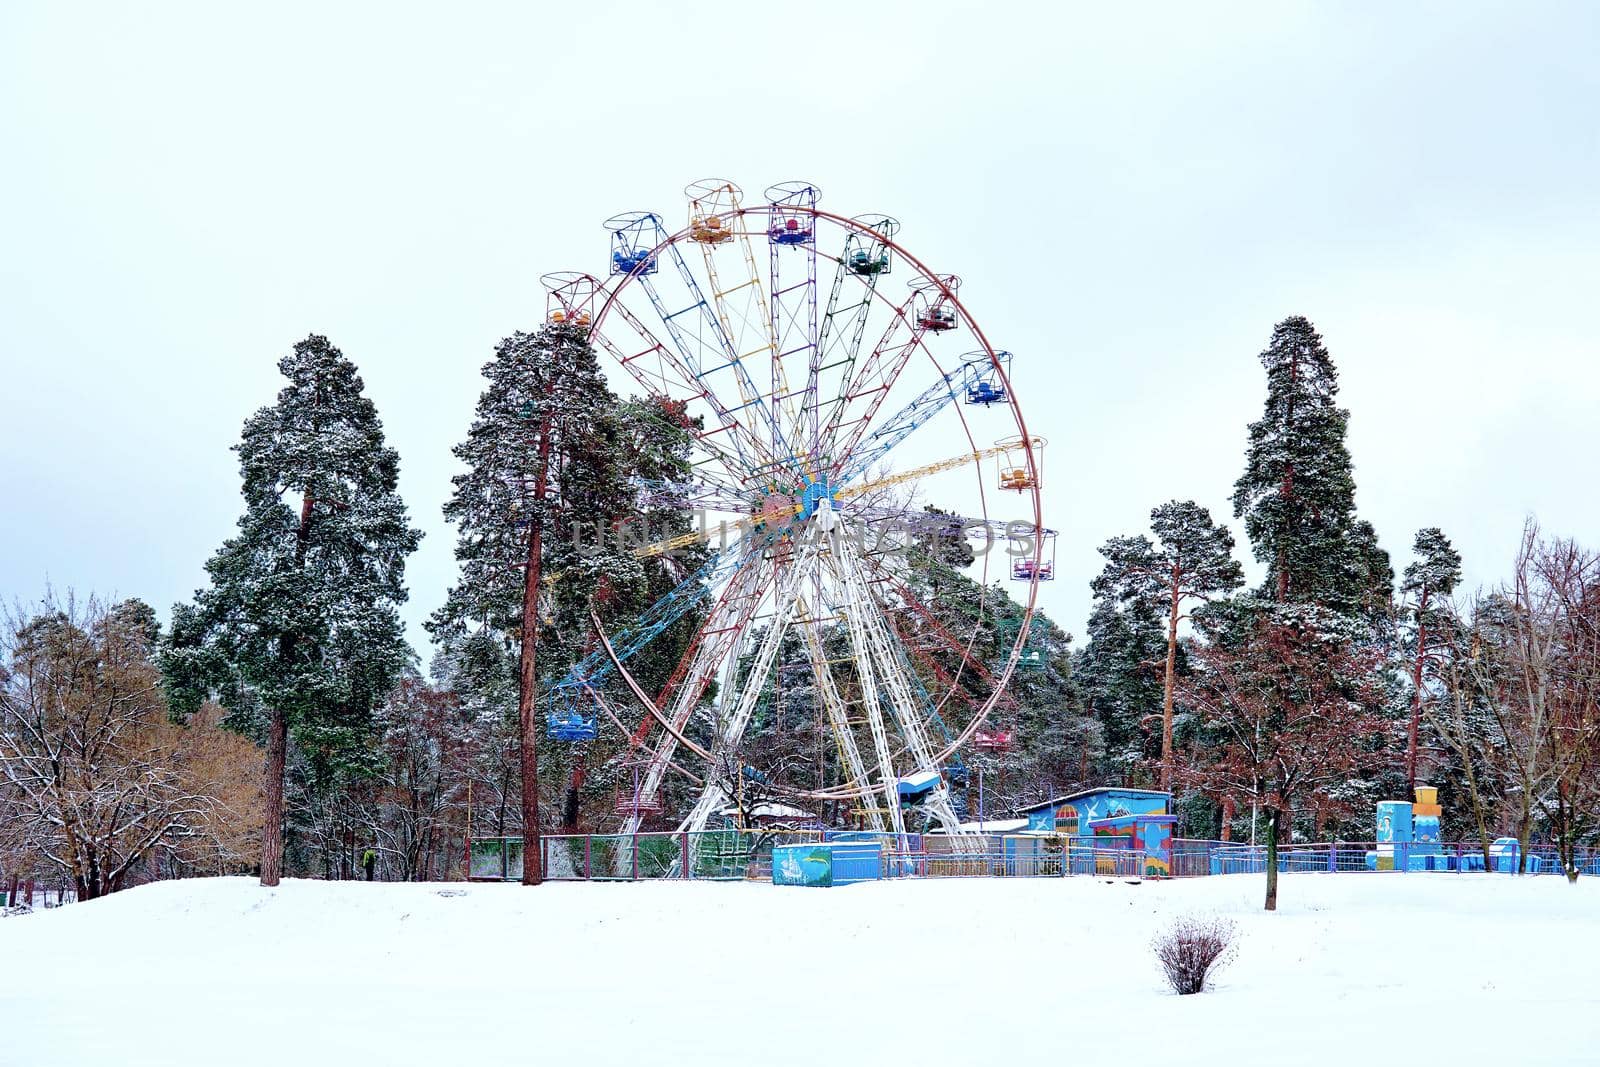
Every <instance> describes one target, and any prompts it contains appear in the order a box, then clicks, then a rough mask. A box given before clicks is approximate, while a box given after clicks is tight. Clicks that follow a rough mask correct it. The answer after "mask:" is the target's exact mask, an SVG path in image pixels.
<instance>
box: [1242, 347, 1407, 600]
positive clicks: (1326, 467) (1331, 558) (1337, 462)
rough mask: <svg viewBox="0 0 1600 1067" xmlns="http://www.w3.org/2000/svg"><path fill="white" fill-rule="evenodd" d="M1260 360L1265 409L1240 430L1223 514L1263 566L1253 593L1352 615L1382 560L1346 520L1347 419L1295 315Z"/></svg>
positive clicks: (1379, 579)
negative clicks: (1242, 440) (1245, 434)
mask: <svg viewBox="0 0 1600 1067" xmlns="http://www.w3.org/2000/svg"><path fill="white" fill-rule="evenodd" d="M1261 363H1262V365H1263V366H1264V367H1265V368H1266V371H1267V400H1266V407H1265V410H1264V411H1263V413H1262V416H1261V418H1260V419H1258V420H1257V421H1256V422H1254V423H1252V424H1251V426H1250V443H1249V446H1248V448H1247V450H1246V453H1245V470H1244V473H1243V474H1241V475H1240V476H1239V480H1238V481H1237V482H1236V483H1235V485H1234V492H1233V514H1234V518H1242V519H1244V521H1245V530H1246V532H1247V533H1248V534H1249V537H1250V543H1251V545H1252V547H1253V548H1254V551H1255V556H1256V558H1257V559H1258V560H1260V561H1261V562H1263V563H1265V564H1266V565H1267V580H1266V586H1265V588H1264V589H1263V595H1264V596H1266V597H1267V598H1268V599H1271V600H1275V601H1277V602H1279V603H1314V604H1318V605H1320V606H1322V607H1326V608H1330V609H1332V610H1335V611H1338V612H1340V613H1342V614H1346V615H1356V614H1360V613H1361V612H1362V611H1363V610H1365V609H1368V608H1370V606H1371V603H1372V601H1373V599H1374V590H1375V588H1376V587H1379V586H1381V585H1382V584H1384V582H1385V574H1386V573H1387V571H1388V558H1387V556H1386V555H1383V553H1382V550H1381V549H1379V548H1378V546H1377V538H1376V536H1375V535H1374V533H1373V531H1372V528H1371V527H1370V526H1369V525H1366V524H1362V523H1360V522H1358V520H1357V519H1356V517H1355V488H1356V486H1355V474H1354V471H1353V469H1352V465H1351V461H1350V451H1349V449H1348V448H1347V447H1346V446H1345V432H1346V429H1347V427H1348V424H1349V420H1350V413H1349V412H1348V411H1346V410H1345V409H1344V408H1341V407H1339V406H1338V404H1337V403H1336V398H1337V396H1338V392H1339V379H1338V372H1337V371H1336V370H1335V369H1334V365H1333V360H1332V358H1331V357H1330V356H1329V355H1328V350H1327V349H1326V348H1325V347H1323V344H1322V338H1321V337H1320V336H1319V335H1318V334H1317V332H1316V330H1315V328H1313V327H1312V325H1311V323H1310V321H1309V320H1307V319H1305V318H1304V317H1302V316H1299V315H1295V316H1292V317H1290V318H1287V319H1284V320H1283V321H1282V322H1280V323H1278V325H1277V326H1276V327H1275V328H1274V330H1273V331H1272V340H1271V342H1270V343H1269V344H1268V345H1267V348H1266V350H1265V351H1264V352H1262V353H1261ZM1388 577H1389V580H1392V574H1391V575H1389V576H1388ZM1383 599H1384V601H1385V603H1386V602H1387V596H1386V595H1385V596H1384V598H1383Z"/></svg>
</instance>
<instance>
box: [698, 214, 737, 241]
mask: <svg viewBox="0 0 1600 1067" xmlns="http://www.w3.org/2000/svg"><path fill="white" fill-rule="evenodd" d="M689 240H691V241H698V242H699V243H700V244H703V245H720V244H722V243H723V242H724V241H731V240H733V231H732V230H730V229H728V228H727V227H726V226H724V225H723V224H722V217H721V216H720V215H697V216H695V217H694V218H693V219H691V220H689Z"/></svg>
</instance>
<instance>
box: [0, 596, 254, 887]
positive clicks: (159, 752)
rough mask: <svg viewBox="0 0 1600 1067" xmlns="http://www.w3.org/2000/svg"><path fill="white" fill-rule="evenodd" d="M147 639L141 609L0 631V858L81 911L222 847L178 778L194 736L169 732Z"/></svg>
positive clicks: (201, 796)
mask: <svg viewBox="0 0 1600 1067" xmlns="http://www.w3.org/2000/svg"><path fill="white" fill-rule="evenodd" d="M156 630H157V628H156V623H155V617H154V613H153V612H152V611H151V610H150V608H149V607H148V606H146V605H144V604H142V603H140V602H139V601H136V600H130V601H125V602H123V603H120V604H116V605H112V606H109V607H108V606H106V605H104V604H102V603H101V602H99V601H97V600H94V599H90V600H88V601H86V602H84V603H81V604H80V603H78V602H76V601H75V600H74V599H72V598H71V597H68V599H67V601H66V603H65V604H58V603H57V602H56V601H55V600H54V599H53V598H47V599H46V600H45V601H44V603H42V604H40V605H39V606H38V608H36V609H32V610H29V609H24V608H21V607H18V608H14V609H12V610H10V611H8V612H7V613H6V616H5V618H4V620H3V623H0V853H4V854H5V855H7V856H8V857H10V860H9V861H8V866H9V865H12V864H16V863H19V862H20V863H22V864H26V863H28V862H29V861H31V862H32V863H33V864H35V865H38V864H43V865H46V866H49V867H54V868H55V869H57V870H60V871H61V872H63V873H64V874H65V876H66V877H68V878H70V879H71V880H72V882H73V884H74V886H75V887H76V888H77V891H78V896H79V899H82V900H87V899H91V898H93V897H98V896H101V895H103V894H105V893H109V892H112V891H114V890H117V889H120V888H122V887H123V886H124V885H126V884H128V883H129V880H130V879H131V878H133V877H135V876H136V875H138V874H139V873H140V872H141V870H142V869H143V867H144V865H145V864H146V862H147V861H149V860H151V859H152V858H154V857H155V856H156V855H158V854H159V853H160V852H162V851H163V850H173V849H178V848H183V849H185V850H186V851H187V852H188V853H189V854H190V855H195V854H197V853H198V852H199V851H201V850H204V851H205V852H207V853H210V854H213V855H214V854H218V853H226V851H227V850H228V848H229V847H230V846H229V844H228V841H227V838H226V836H225V835H223V834H221V833H219V832H218V830H219V828H220V827H222V826H224V825H225V824H226V819H225V818H224V815H225V812H224V811H223V806H222V805H221V804H220V803H219V802H218V800H217V799H216V798H215V797H213V796H211V795H208V794H207V793H205V792H202V791H200V790H197V789H196V788H194V782H193V781H192V780H191V776H190V774H189V773H188V771H189V768H190V766H191V764H192V763H193V762H194V755H195V753H194V752H193V751H192V746H191V745H190V740H191V738H192V736H193V735H191V734H190V733H189V732H188V731H187V729H186V728H184V727H180V726H177V725H175V724H172V723H170V722H169V721H168V719H167V713H166V702H165V700H164V699H163V696H162V691H161V687H160V676H159V674H158V672H157V670H156V668H155V667H154V665H153V664H152V663H151V660H150V653H151V650H152V646H153V644H154V641H155V638H156Z"/></svg>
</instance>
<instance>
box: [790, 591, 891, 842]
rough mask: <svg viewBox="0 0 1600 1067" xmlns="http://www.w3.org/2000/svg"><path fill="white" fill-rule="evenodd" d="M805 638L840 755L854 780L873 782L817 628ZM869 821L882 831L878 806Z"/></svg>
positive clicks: (814, 674) (869, 816)
mask: <svg viewBox="0 0 1600 1067" xmlns="http://www.w3.org/2000/svg"><path fill="white" fill-rule="evenodd" d="M819 606H820V605H819ZM813 618H815V616H813ZM805 639H806V653H807V658H808V659H809V660H810V661H811V673H812V676H813V678H814V679H815V680H816V684H817V692H818V693H819V694H820V695H821V697H822V704H823V707H824V708H826V709H827V712H828V724H829V726H830V727H832V729H833V736H834V741H835V743H836V744H837V745H838V747H839V754H840V756H842V757H843V759H844V764H845V769H846V770H847V771H848V772H849V774H850V775H851V777H852V779H853V780H854V782H855V783H857V784H858V785H860V786H863V787H864V786H866V785H868V784H869V782H870V779H869V778H868V777H867V766H866V764H865V763H864V762H862V759H861V749H860V747H859V746H858V745H857V744H856V735H855V732H854V731H853V730H851V729H850V714H849V711H848V709H847V708H846V707H845V702H844V698H843V697H841V696H840V695H839V688H838V686H836V685H834V684H833V672H831V671H829V670H828V659H827V653H826V652H825V651H824V650H823V647H822V641H821V640H820V639H818V637H817V633H816V630H815V628H814V627H807V628H806V632H805ZM867 822H868V824H869V825H870V827H871V829H873V830H874V831H876V832H878V833H882V832H883V830H884V826H883V815H882V813H880V812H879V811H878V809H877V808H873V807H869V808H868V809H867Z"/></svg>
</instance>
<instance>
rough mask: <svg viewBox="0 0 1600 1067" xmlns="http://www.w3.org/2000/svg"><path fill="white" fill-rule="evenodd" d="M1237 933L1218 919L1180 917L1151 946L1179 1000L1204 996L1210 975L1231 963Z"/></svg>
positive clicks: (1233, 928) (1227, 923) (1225, 920)
mask: <svg viewBox="0 0 1600 1067" xmlns="http://www.w3.org/2000/svg"><path fill="white" fill-rule="evenodd" d="M1237 935H1238V929H1237V928H1236V927H1235V926H1234V925H1233V923H1232V922H1230V921H1228V920H1227V919H1222V918H1218V917H1217V916H1194V915H1188V916H1183V917H1181V918H1179V919H1178V920H1176V921H1175V922H1174V923H1173V924H1172V925H1171V926H1169V927H1168V928H1167V929H1166V930H1164V931H1162V932H1161V933H1159V934H1157V935H1156V937H1155V940H1154V941H1152V942H1151V948H1153V949H1154V950H1155V953H1156V959H1158V960H1160V961H1161V969H1162V970H1163V971H1165V972H1166V975H1167V981H1168V982H1169V983H1170V984H1171V985H1172V989H1173V991H1174V992H1175V993H1177V994H1179V995H1180V996H1187V995H1188V994H1190V993H1203V992H1205V989H1206V985H1207V983H1208V982H1209V981H1210V977H1211V974H1212V972H1213V971H1215V970H1216V969H1218V968H1220V967H1224V966H1226V965H1227V964H1229V963H1231V962H1232V961H1233V956H1234V951H1235V945H1234V941H1235V938H1236V937H1237Z"/></svg>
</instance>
